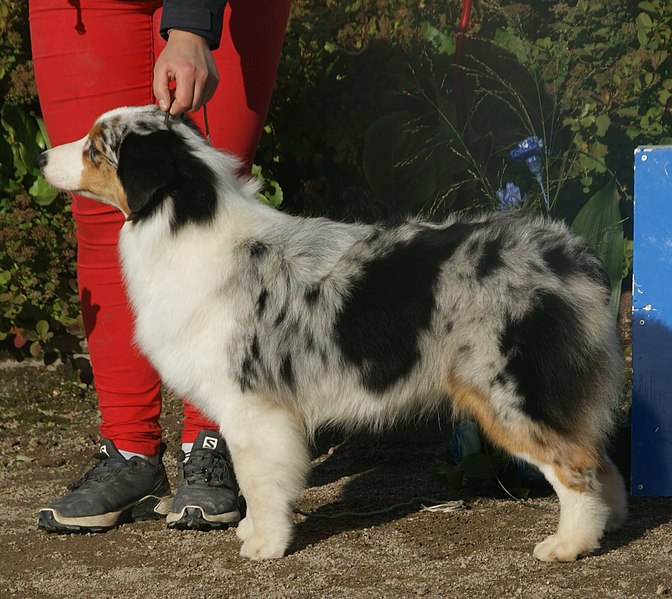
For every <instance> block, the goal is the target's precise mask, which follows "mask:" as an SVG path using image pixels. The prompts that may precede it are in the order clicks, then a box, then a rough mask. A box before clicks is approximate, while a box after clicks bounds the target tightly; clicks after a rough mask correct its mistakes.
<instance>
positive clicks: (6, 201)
mask: <svg viewBox="0 0 672 599" xmlns="http://www.w3.org/2000/svg"><path fill="white" fill-rule="evenodd" d="M26 29H27V20H26V5H25V3H21V2H17V3H13V4H9V3H4V4H2V5H0V40H1V41H0V90H1V91H2V95H1V97H2V101H1V103H0V122H1V123H2V134H1V135H0V349H4V350H6V351H10V352H11V353H13V354H14V355H15V356H17V357H18V358H21V357H23V356H25V355H33V356H39V355H43V356H45V358H46V359H47V360H51V359H53V358H54V357H55V355H56V354H57V353H59V352H60V353H63V352H64V353H72V352H75V351H79V350H80V343H79V339H80V338H82V336H83V335H82V327H81V318H79V305H78V298H77V295H76V284H75V282H74V279H75V274H74V270H75V269H74V261H75V249H74V248H75V239H74V225H73V223H72V218H71V217H70V214H69V213H68V207H67V204H66V200H65V198H64V197H62V196H59V195H58V194H57V193H56V191H55V190H54V189H53V188H51V187H50V186H49V185H47V183H46V182H45V180H44V178H43V177H42V174H41V173H40V171H39V169H38V168H37V166H36V164H35V159H36V157H37V155H38V154H39V152H41V151H42V150H44V149H45V148H46V146H47V137H46V133H45V131H44V126H43V123H42V121H41V119H40V118H39V117H38V116H37V102H36V93H35V86H34V82H33V75H32V68H31V63H30V61H29V60H28V59H27V56H28V49H27V39H28V38H27V31H26ZM68 332H71V333H75V334H76V336H72V335H70V334H68Z"/></svg>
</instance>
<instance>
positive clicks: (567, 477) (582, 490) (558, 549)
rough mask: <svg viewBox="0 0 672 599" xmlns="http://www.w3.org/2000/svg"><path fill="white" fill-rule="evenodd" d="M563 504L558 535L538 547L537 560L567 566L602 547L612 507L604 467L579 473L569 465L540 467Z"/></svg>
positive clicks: (539, 465)
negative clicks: (606, 490)
mask: <svg viewBox="0 0 672 599" xmlns="http://www.w3.org/2000/svg"><path fill="white" fill-rule="evenodd" d="M538 467H539V469H540V470H541V471H542V472H543V473H544V476H545V477H546V479H547V480H548V482H549V483H550V484H551V485H552V486H553V489H554V490H555V492H556V493H557V495H558V499H559V500H560V520H559V523H558V528H557V531H556V532H555V534H553V535H551V536H549V537H548V538H547V539H545V540H544V541H542V542H541V543H538V544H537V545H536V546H535V548H534V556H535V557H536V558H537V559H540V560H541V561H545V562H552V561H558V562H568V561H573V560H575V559H577V557H579V556H580V555H583V554H586V553H589V552H591V551H594V550H595V549H597V548H598V547H599V546H600V539H601V537H602V534H603V533H604V531H605V529H606V527H607V522H608V521H609V517H610V514H611V513H612V509H611V506H610V505H609V502H608V501H607V498H606V497H605V493H604V488H603V485H602V484H601V482H600V474H599V472H600V471H601V469H602V468H603V467H592V468H589V469H588V470H583V471H578V470H576V469H572V468H570V467H568V466H566V465H563V466H549V465H548V464H538Z"/></svg>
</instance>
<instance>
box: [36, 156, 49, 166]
mask: <svg viewBox="0 0 672 599" xmlns="http://www.w3.org/2000/svg"><path fill="white" fill-rule="evenodd" d="M37 166H39V167H40V168H44V167H45V166H47V153H46V152H42V153H41V154H38V156H37Z"/></svg>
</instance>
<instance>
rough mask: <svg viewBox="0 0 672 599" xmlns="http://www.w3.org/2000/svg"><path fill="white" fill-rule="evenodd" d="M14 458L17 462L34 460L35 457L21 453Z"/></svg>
mask: <svg viewBox="0 0 672 599" xmlns="http://www.w3.org/2000/svg"><path fill="white" fill-rule="evenodd" d="M14 459H15V460H16V461H17V462H32V461H33V458H31V457H28V456H27V455H21V454H19V455H17V456H16V457H15V458H14Z"/></svg>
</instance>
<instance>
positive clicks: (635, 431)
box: [631, 146, 672, 496]
mask: <svg viewBox="0 0 672 599" xmlns="http://www.w3.org/2000/svg"><path fill="white" fill-rule="evenodd" d="M633 270H634V281H633V323H632V368H633V377H632V481H631V482H632V493H633V495H641V496H670V495H672V147H669V146H653V147H640V148H637V150H636V151H635V211H634V265H633Z"/></svg>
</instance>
